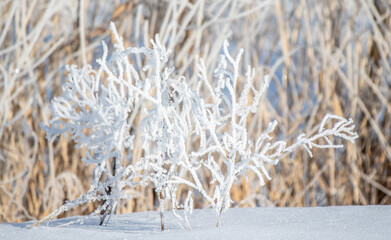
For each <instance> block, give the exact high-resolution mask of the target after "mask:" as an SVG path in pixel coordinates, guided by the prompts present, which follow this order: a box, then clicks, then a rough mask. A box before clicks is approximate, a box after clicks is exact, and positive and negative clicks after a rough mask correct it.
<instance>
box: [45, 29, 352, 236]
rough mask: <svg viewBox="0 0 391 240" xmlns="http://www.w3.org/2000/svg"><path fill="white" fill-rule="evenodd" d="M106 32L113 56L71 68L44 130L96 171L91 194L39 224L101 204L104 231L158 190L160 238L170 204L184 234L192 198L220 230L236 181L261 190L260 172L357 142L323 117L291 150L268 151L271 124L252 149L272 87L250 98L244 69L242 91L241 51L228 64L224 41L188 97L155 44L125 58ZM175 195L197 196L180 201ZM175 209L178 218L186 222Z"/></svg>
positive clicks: (253, 91)
mask: <svg viewBox="0 0 391 240" xmlns="http://www.w3.org/2000/svg"><path fill="white" fill-rule="evenodd" d="M110 28H111V30H112V32H113V35H114V38H115V40H116V44H115V46H114V47H115V48H114V51H113V52H112V53H111V54H109V51H108V48H107V46H106V44H105V43H104V42H102V46H103V55H102V57H101V58H100V59H98V60H97V63H98V65H99V67H98V69H97V70H94V69H93V68H92V67H91V66H89V65H87V66H84V67H82V68H81V69H78V68H77V67H76V66H71V67H69V69H68V70H69V75H68V79H67V81H66V83H65V84H64V86H63V88H62V90H63V94H62V95H61V96H59V97H57V98H54V99H53V100H52V103H51V106H50V109H51V112H52V115H53V117H52V119H51V120H50V121H49V123H48V125H45V124H43V125H42V128H43V130H44V131H45V132H46V133H47V138H48V139H49V140H50V141H54V140H55V138H56V137H58V136H59V135H66V136H70V137H71V138H72V140H73V141H74V142H75V143H76V144H77V147H79V148H82V149H83V150H84V153H85V156H86V157H85V158H84V159H82V160H83V161H85V163H86V164H93V165H94V166H95V169H94V179H93V181H92V184H91V186H90V189H89V190H88V191H87V193H85V194H83V195H81V196H80V197H78V198H77V199H75V200H72V201H69V202H66V203H65V204H64V205H63V206H62V207H60V208H59V209H57V210H56V211H54V212H53V213H51V214H50V215H48V216H47V217H45V218H44V219H42V220H41V221H40V222H42V221H45V220H49V219H51V218H54V217H56V216H58V215H60V214H61V213H63V212H65V211H68V210H69V209H71V208H73V207H76V206H78V205H81V204H84V203H86V202H91V201H101V203H102V204H101V205H100V206H99V207H98V208H97V209H96V210H95V213H96V214H98V215H100V217H101V221H100V224H103V223H104V221H105V219H106V217H107V216H108V215H109V214H111V213H113V211H114V210H115V207H116V205H117V204H118V201H119V200H121V199H131V198H132V197H133V196H132V194H130V193H129V192H130V191H128V190H129V189H134V188H135V187H136V186H138V185H144V186H149V187H151V188H153V189H154V190H155V194H156V196H157V199H158V205H159V209H160V218H161V229H162V230H164V211H165V206H166V201H167V202H170V208H171V209H172V210H173V212H174V214H175V215H176V216H177V217H178V219H179V220H180V221H179V223H180V224H181V225H182V224H183V223H184V224H185V226H186V227H187V228H190V225H189V222H188V220H187V216H188V214H189V213H191V212H192V208H193V200H192V194H197V195H201V196H202V197H203V198H205V199H206V200H207V201H208V202H209V206H210V207H211V208H213V209H214V210H215V212H216V214H217V224H216V225H217V226H219V225H220V218H221V215H222V213H223V212H225V211H226V210H227V209H228V208H229V207H230V206H231V203H232V199H231V195H230V190H231V188H232V186H233V184H234V183H235V181H237V180H238V178H239V177H240V176H244V177H245V176H246V174H247V173H248V172H249V171H252V172H254V173H255V174H256V175H257V176H258V179H259V183H260V185H264V184H265V179H267V180H270V179H271V178H270V176H269V174H268V172H267V168H266V165H276V164H277V163H278V161H279V160H280V159H281V158H282V156H283V155H284V154H285V153H290V152H292V151H294V150H295V149H297V148H299V147H303V148H304V149H305V150H306V151H307V152H308V153H309V155H310V156H312V149H313V148H341V147H343V146H342V145H338V144H335V143H334V142H335V140H334V139H333V137H339V138H342V139H345V140H348V141H350V142H354V140H355V139H356V138H357V134H356V133H355V132H354V131H353V128H354V125H353V122H352V120H351V119H350V120H346V119H345V118H343V117H338V116H335V115H329V114H327V115H326V116H325V117H324V119H323V120H322V121H321V123H320V125H319V129H318V132H317V133H316V134H314V135H312V136H306V135H305V134H302V135H300V136H298V137H297V140H296V142H295V143H293V144H292V145H288V143H287V142H286V141H282V140H280V141H273V139H272V137H271V133H272V132H273V131H274V130H275V128H276V126H277V122H276V121H273V122H271V123H270V124H269V126H268V127H267V128H266V130H265V131H264V133H263V134H262V135H261V136H259V137H258V139H256V140H252V139H251V137H250V134H249V133H248V126H247V119H248V118H249V117H251V114H254V113H256V112H257V110H258V107H259V104H260V102H261V100H262V97H263V96H264V95H265V94H266V91H267V89H268V85H269V82H270V77H269V76H267V75H266V76H265V77H264V78H263V80H262V81H261V84H260V87H259V88H256V85H257V84H256V81H255V71H254V69H252V68H251V67H248V70H247V73H246V74H245V76H244V79H245V83H244V84H242V83H240V81H239V80H240V79H242V78H243V76H241V75H240V73H239V72H240V60H241V55H242V53H243V50H240V51H239V53H238V55H237V56H236V57H233V56H231V54H230V52H229V51H228V46H229V43H228V41H225V42H224V45H223V55H221V56H220V58H219V62H218V65H217V68H216V69H215V71H214V74H213V78H211V79H210V77H209V74H208V72H207V70H206V67H205V64H204V61H203V60H202V59H200V61H199V64H198V65H197V72H198V83H197V85H196V87H194V88H192V87H190V84H189V83H188V82H187V80H186V78H185V77H183V76H178V75H177V74H176V72H175V67H172V66H168V63H169V61H168V60H169V58H170V50H167V49H166V48H165V47H164V46H163V45H162V44H161V42H160V41H159V36H158V35H156V37H155V40H154V41H152V40H151V46H152V47H151V48H148V47H141V48H134V47H130V48H125V47H124V44H123V40H122V38H120V37H119V35H118V33H117V31H116V29H115V26H114V24H113V23H112V24H111V27H110ZM131 56H133V57H134V56H136V57H137V58H138V59H143V63H144V64H142V65H140V64H133V63H132V61H131V59H132V58H131ZM136 115H139V116H141V119H142V120H141V121H140V123H139V124H138V123H136V122H135V121H134V119H135V116H136ZM328 126H332V127H328ZM134 131H138V132H140V133H141V135H142V145H141V146H142V150H143V156H142V158H141V159H140V160H139V161H133V160H132V159H130V160H126V159H124V155H123V154H124V152H130V151H132V147H133V140H134ZM189 143H190V144H189ZM205 171H207V172H209V173H210V175H211V177H212V180H211V181H210V182H205V179H204V178H203V172H205ZM179 186H186V187H187V188H188V189H191V190H192V191H193V193H192V191H189V192H187V194H186V197H183V194H182V192H180V188H179ZM210 189H212V190H213V191H212V194H210V192H211V191H209V190H210ZM179 209H184V211H183V215H181V214H179V211H178V210H179ZM40 222H39V223H40Z"/></svg>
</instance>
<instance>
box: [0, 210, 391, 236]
mask: <svg viewBox="0 0 391 240" xmlns="http://www.w3.org/2000/svg"><path fill="white" fill-rule="evenodd" d="M157 215H158V214H157V213H156V212H142V213H132V214H126V215H113V216H112V218H111V220H110V222H109V223H108V225H107V226H98V225H97V222H98V221H99V217H97V216H87V217H83V218H82V219H83V223H82V224H80V222H78V221H79V219H80V218H79V217H73V218H67V219H61V220H54V221H51V222H50V223H49V227H48V226H47V225H46V224H42V225H41V226H39V227H36V228H32V229H29V226H31V225H32V222H28V223H20V224H16V223H11V224H0V239H40V240H44V239H84V240H88V239H105V240H106V239H187V240H189V239H225V240H226V239H355V240H356V239H391V228H390V226H391V206H344V207H312V208H241V209H238V208H234V209H231V210H230V211H228V212H227V213H226V215H225V217H224V218H223V219H222V221H223V224H222V226H221V227H219V228H216V227H215V226H214V222H215V213H214V211H213V210H205V209H204V210H195V211H194V213H193V216H192V217H191V218H190V219H189V220H190V224H191V225H192V228H193V230H192V231H188V230H184V229H182V228H180V227H179V226H178V224H176V221H177V219H176V217H175V216H174V215H173V214H172V212H171V211H170V212H167V215H166V216H167V218H166V231H165V232H161V231H160V223H159V218H158V217H157ZM72 220H74V221H76V223H74V224H69V222H70V221H72ZM61 225H62V226H61ZM56 226H57V227H56ZM58 226H60V227H58Z"/></svg>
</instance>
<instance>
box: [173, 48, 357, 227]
mask: <svg viewBox="0 0 391 240" xmlns="http://www.w3.org/2000/svg"><path fill="white" fill-rule="evenodd" d="M223 51H224V55H222V56H221V57H220V60H219V65H218V67H217V68H216V70H215V72H214V79H212V80H209V79H208V77H207V76H208V75H207V73H206V70H205V69H206V68H205V64H204V62H203V61H202V60H201V62H200V64H199V65H198V68H199V81H200V82H199V84H200V85H204V87H205V88H206V89H207V90H208V91H207V94H206V95H205V94H203V93H204V92H203V93H202V92H201V91H197V93H196V94H195V99H194V100H193V102H196V104H194V111H193V115H192V116H193V120H194V121H195V122H196V124H195V126H196V128H195V131H196V132H197V133H198V134H199V135H200V139H201V140H200V148H199V149H197V150H196V151H193V152H191V153H190V154H189V155H188V157H187V158H183V159H184V161H181V162H180V164H181V166H182V167H183V168H184V169H185V170H186V171H188V173H189V175H190V176H191V178H188V179H183V178H181V177H179V176H173V179H175V180H174V181H173V182H176V183H183V184H186V185H188V186H190V187H192V188H193V189H195V190H197V191H198V192H199V193H200V194H201V195H202V196H203V197H204V198H205V199H207V200H208V202H209V203H210V205H211V207H212V208H213V209H214V210H215V211H216V213H217V215H218V219H217V224H216V225H217V226H219V225H220V216H221V214H222V212H224V211H226V210H227V209H228V208H229V207H230V205H231V203H232V200H231V195H230V190H231V188H232V186H233V184H234V182H235V181H236V180H238V178H239V177H240V176H244V177H246V174H247V173H248V171H253V172H254V173H255V174H256V175H257V176H258V179H259V183H260V185H264V184H265V180H264V178H266V179H267V180H270V179H271V177H270V176H269V174H268V172H267V170H266V168H265V165H266V164H270V165H276V164H277V163H278V161H279V159H280V158H281V157H282V155H283V154H284V153H287V152H292V151H294V150H295V149H296V148H298V147H303V148H304V149H305V150H306V151H307V152H308V153H309V155H310V156H311V157H312V152H311V149H312V148H314V147H315V148H341V147H343V145H336V144H334V143H333V140H332V139H330V137H333V136H335V137H340V138H343V139H345V140H348V141H351V142H354V139H356V138H357V134H356V133H355V132H353V128H354V125H352V123H353V122H352V120H351V119H350V120H349V121H348V120H346V119H344V118H342V117H338V116H334V115H329V114H327V115H326V116H325V117H324V119H323V120H322V122H321V124H320V126H319V130H318V133H317V134H315V135H313V136H310V137H306V136H305V134H302V135H300V136H298V137H297V141H296V143H294V144H293V145H291V146H287V142H286V141H282V140H281V141H273V139H272V137H271V136H270V133H272V132H273V131H274V130H275V128H276V126H277V121H273V122H271V123H270V124H269V126H268V127H267V129H266V130H265V132H264V133H263V134H262V135H261V136H259V138H258V139H257V140H256V141H252V140H251V139H250V138H249V133H248V130H247V129H248V128H247V119H248V117H249V115H250V114H251V113H255V112H256V111H257V109H258V106H259V103H260V101H261V99H262V96H263V95H264V94H265V92H266V90H267V88H268V85H269V81H270V79H269V76H268V75H266V76H265V77H264V79H263V81H262V84H261V85H260V88H259V89H256V88H255V87H254V77H255V73H254V69H252V68H250V67H248V70H247V73H246V75H245V79H246V80H245V83H244V86H240V87H242V88H243V89H242V90H241V91H239V86H238V85H239V63H240V60H241V55H242V52H243V50H241V51H240V52H239V54H238V55H237V56H236V57H235V58H233V57H232V56H231V55H230V53H229V51H228V41H225V43H224V46H223ZM229 66H230V67H231V69H232V70H229V68H228V67H229ZM200 85H199V89H200V88H201V86H200ZM250 96H252V99H251V101H249V97H250ZM333 121H334V126H333V127H332V128H330V129H328V128H326V125H327V124H329V123H332V122H333ZM320 139H323V140H324V143H322V142H320V141H319V140H320ZM219 161H221V163H222V164H221V163H220V162H219ZM200 166H201V167H202V169H204V170H205V169H207V170H208V171H210V174H211V176H212V181H211V182H210V184H214V183H215V184H216V186H215V188H214V193H213V195H209V194H208V193H207V191H206V189H209V188H210V187H209V186H208V187H205V185H203V183H202V181H201V180H200V174H199V169H200Z"/></svg>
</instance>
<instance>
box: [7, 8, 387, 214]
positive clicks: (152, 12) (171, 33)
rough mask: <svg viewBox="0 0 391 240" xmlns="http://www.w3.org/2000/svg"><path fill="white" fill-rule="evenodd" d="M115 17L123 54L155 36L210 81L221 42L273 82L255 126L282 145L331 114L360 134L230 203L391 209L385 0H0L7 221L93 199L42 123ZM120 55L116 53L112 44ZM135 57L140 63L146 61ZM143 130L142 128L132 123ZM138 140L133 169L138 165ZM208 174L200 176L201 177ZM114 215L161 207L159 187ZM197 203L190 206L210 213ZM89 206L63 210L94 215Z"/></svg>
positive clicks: (283, 168)
mask: <svg viewBox="0 0 391 240" xmlns="http://www.w3.org/2000/svg"><path fill="white" fill-rule="evenodd" d="M111 21H113V22H115V24H116V26H117V29H118V31H119V33H120V35H122V36H123V38H124V42H125V45H126V46H144V45H145V46H150V43H149V39H151V38H152V37H153V36H154V35H155V33H160V37H161V39H162V42H163V43H165V44H166V46H167V47H168V48H170V49H172V50H173V55H172V59H171V60H170V61H171V62H170V63H171V64H172V65H175V66H176V68H177V71H178V73H177V74H179V75H183V76H185V77H186V78H187V79H189V81H196V78H197V76H196V74H195V71H194V69H195V68H194V66H195V64H196V62H197V60H198V58H199V57H203V58H204V59H205V62H206V66H207V68H208V71H209V73H211V74H213V69H214V67H215V63H216V62H217V59H218V56H219V54H220V53H221V46H222V42H223V41H224V39H226V38H228V39H229V40H230V42H231V45H230V50H231V51H232V52H233V53H236V52H237V51H238V50H239V48H244V49H245V52H244V56H243V61H242V64H243V66H242V67H243V69H245V68H246V67H247V65H252V66H253V67H254V68H255V70H256V73H257V77H256V79H257V80H258V82H260V80H261V79H262V77H263V75H264V74H270V75H271V76H272V77H273V81H272V84H271V86H270V89H269V90H268V96H267V99H265V100H264V102H263V104H262V105H261V106H260V108H259V111H258V114H257V115H256V116H253V117H252V118H251V119H249V120H248V122H249V125H248V126H249V128H250V131H249V132H251V133H252V134H253V137H254V138H255V137H257V136H259V135H260V134H261V133H262V130H264V129H265V126H267V124H268V123H269V122H270V121H271V120H274V119H276V120H278V122H279V130H278V132H277V133H276V138H282V137H283V138H285V139H288V141H289V142H293V141H294V139H295V138H296V137H297V136H298V135H299V133H301V132H303V131H304V132H306V133H311V131H312V129H315V127H316V124H318V123H319V121H320V120H321V119H322V118H323V116H324V115H325V114H326V113H332V114H336V115H340V116H345V117H347V118H349V117H350V118H352V119H353V120H354V121H355V123H356V131H357V132H358V134H359V136H360V138H359V139H358V140H357V141H356V144H354V145H353V144H350V143H346V144H347V145H346V148H344V149H343V150H341V149H338V150H329V149H327V150H316V152H315V153H314V157H313V158H310V157H309V156H308V154H307V153H306V152H305V151H303V150H302V151H298V152H296V153H295V154H291V155H287V156H285V158H284V159H282V160H281V162H280V163H279V164H278V165H277V166H276V167H275V168H270V169H269V172H270V176H272V178H273V179H272V180H271V181H269V182H268V183H267V185H266V186H265V187H262V188H261V187H260V186H259V184H258V183H257V181H256V177H255V176H253V175H251V174H250V175H249V177H248V179H247V181H246V180H245V179H242V181H240V182H238V183H237V184H236V185H235V186H234V188H233V189H232V195H233V199H234V200H235V203H233V207H249V206H277V207H293V206H330V205H367V204H391V146H390V145H391V136H390V135H391V64H390V63H391V3H390V1H388V0H357V1H356V0H328V1H321V0H273V1H271V0H258V1H250V0H214V1H211V0H172V1H168V0H167V1H158V0H145V1H141V0H140V1H131V0H129V1H126V0H121V1H120V0H115V1H110V2H109V1H103V0H39V1H38V0H2V1H0V222H21V221H27V220H33V219H39V218H42V217H43V216H45V215H47V214H48V213H50V212H51V211H53V210H54V209H56V208H58V207H59V206H61V205H62V204H63V203H64V202H65V201H66V200H72V199H75V198H76V197H77V196H78V195H79V194H81V193H84V192H86V190H87V189H88V187H89V183H90V182H91V178H92V167H93V166H85V164H84V163H83V162H81V161H80V159H81V157H82V156H81V151H79V150H78V149H76V148H75V145H74V144H73V142H72V141H71V140H69V139H67V138H64V137H61V138H59V139H57V140H56V141H55V142H54V143H49V142H48V141H47V140H46V139H45V134H44V132H43V131H42V130H41V128H40V124H41V122H47V121H48V119H50V111H49V109H48V106H49V104H50V100H51V99H52V98H53V97H54V96H58V95H59V94H60V93H61V86H62V84H63V83H64V81H65V80H66V74H67V72H66V70H65V66H66V65H69V64H76V65H78V66H79V67H80V66H82V65H83V64H91V65H93V66H96V62H95V59H96V58H98V57H100V54H101V52H102V51H101V46H100V43H101V41H102V40H105V41H106V42H108V43H109V46H110V45H111V40H112V36H111V34H110V32H109V30H108V26H109V23H110V22H111ZM111 46H112V45H111ZM139 61H140V60H139ZM136 122H137V121H136ZM139 144H140V136H139V135H136V139H135V150H134V151H133V152H131V153H127V154H128V156H129V158H131V159H132V161H137V160H138V159H140V157H142V151H141V150H140V149H139V148H137V146H140V145H139ZM208 177H209V176H205V179H206V180H207V179H208ZM133 196H134V199H132V200H131V201H124V202H121V203H120V205H119V207H118V209H117V213H127V212H134V211H146V210H155V209H156V206H155V204H154V196H153V192H152V189H149V188H142V187H139V188H137V189H134V192H133ZM205 204H206V203H205V202H203V201H202V199H196V200H195V207H199V208H200V207H205ZM93 209H94V204H93V203H92V204H89V205H86V206H83V207H80V208H77V209H74V210H72V211H71V212H70V213H67V214H65V215H69V214H72V215H75V214H88V213H90V212H91V211H92V210H93Z"/></svg>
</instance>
